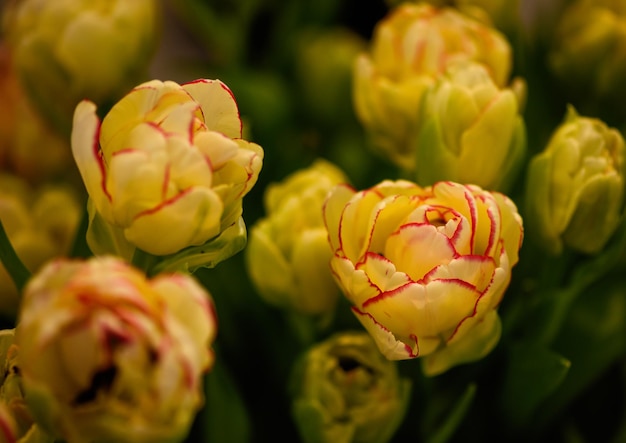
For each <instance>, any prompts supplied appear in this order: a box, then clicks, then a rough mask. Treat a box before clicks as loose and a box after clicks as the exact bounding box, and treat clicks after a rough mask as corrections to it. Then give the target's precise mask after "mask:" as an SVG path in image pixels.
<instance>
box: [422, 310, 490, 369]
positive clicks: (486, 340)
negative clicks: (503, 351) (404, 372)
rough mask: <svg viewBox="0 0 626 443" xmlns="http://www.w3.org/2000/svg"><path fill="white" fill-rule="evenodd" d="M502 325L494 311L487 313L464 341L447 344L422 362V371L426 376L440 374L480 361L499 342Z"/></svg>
mask: <svg viewBox="0 0 626 443" xmlns="http://www.w3.org/2000/svg"><path fill="white" fill-rule="evenodd" d="M501 332H502V324H501V322H500V317H499V316H498V313H497V312H496V311H491V312H489V313H488V314H487V315H486V316H485V317H484V318H483V319H482V320H481V321H480V322H478V323H477V324H476V325H475V326H474V328H473V329H472V333H471V334H467V335H466V336H465V339H463V340H461V341H458V342H456V343H454V344H448V345H447V346H445V347H443V348H441V349H440V350H438V351H437V352H434V353H432V354H430V355H428V356H426V357H425V358H424V360H423V365H422V368H423V371H424V374H426V375H427V376H431V377H432V376H435V375H438V374H441V373H443V372H445V371H447V370H448V369H450V368H451V367H453V366H456V365H459V364H463V363H469V362H473V361H476V360H480V359H481V358H483V357H484V356H486V355H487V354H488V353H489V352H491V350H492V349H493V348H494V347H495V346H496V344H497V343H498V341H499V340H500V334H501Z"/></svg>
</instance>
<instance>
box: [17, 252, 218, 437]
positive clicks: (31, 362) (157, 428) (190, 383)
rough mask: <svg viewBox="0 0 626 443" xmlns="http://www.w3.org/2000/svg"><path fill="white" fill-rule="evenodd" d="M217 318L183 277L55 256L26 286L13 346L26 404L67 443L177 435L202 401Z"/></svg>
mask: <svg viewBox="0 0 626 443" xmlns="http://www.w3.org/2000/svg"><path fill="white" fill-rule="evenodd" d="M215 328H216V320H215V316H214V310H213V307H212V304H211V299H210V296H209V294H208V293H207V292H206V291H205V290H204V289H203V288H202V286H200V285H199V284H198V283H197V282H196V281H195V280H194V279H193V278H192V277H190V276H188V275H185V274H160V275H159V276H157V277H155V278H153V279H151V280H148V279H146V277H145V276H144V275H143V274H141V273H140V272H138V271H137V270H135V269H133V268H131V267H130V266H128V265H127V264H126V263H124V262H122V261H121V260H119V259H118V258H114V257H99V258H92V259H90V260H88V261H72V260H56V261H53V262H50V263H48V264H47V265H46V266H45V267H44V268H43V269H42V270H41V271H40V272H39V273H37V274H36V275H34V276H33V278H32V279H31V280H30V282H29V283H28V284H27V286H26V288H25V291H24V298H23V303H22V307H21V311H20V317H19V322H18V324H17V328H16V343H17V345H18V346H19V352H20V369H21V374H22V381H23V386H24V391H25V398H26V401H27V403H28V406H29V408H30V410H31V412H32V414H33V416H34V417H35V419H36V421H37V423H38V424H39V425H40V426H41V427H42V428H43V429H44V430H46V431H47V432H49V433H50V434H51V435H53V436H55V437H56V438H61V439H64V440H66V441H68V442H78V441H89V442H94V443H98V442H112V441H115V442H121V443H123V442H151V441H160V442H180V441H183V439H184V438H185V437H186V436H187V433H188V431H189V427H190V426H191V423H192V420H193V419H194V416H195V413H196V412H197V411H198V409H199V408H200V406H201V404H202V376H203V373H204V372H205V371H206V370H207V369H208V368H210V367H211V365H212V363H213V353H212V351H211V349H210V347H211V344H212V342H213V340H214V337H215Z"/></svg>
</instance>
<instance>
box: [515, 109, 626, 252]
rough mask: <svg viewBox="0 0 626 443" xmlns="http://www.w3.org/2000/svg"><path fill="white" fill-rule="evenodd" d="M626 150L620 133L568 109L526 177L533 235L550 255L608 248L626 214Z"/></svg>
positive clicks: (535, 157)
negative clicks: (565, 250) (567, 250)
mask: <svg viewBox="0 0 626 443" xmlns="http://www.w3.org/2000/svg"><path fill="white" fill-rule="evenodd" d="M625 152H626V151H625V147H624V139H623V137H622V135H621V134H620V133H619V131H617V130H616V129H613V128H610V127H608V126H607V125H606V124H605V123H604V122H602V121H601V120H599V119H596V118H589V117H581V116H579V115H578V113H577V112H576V111H575V110H574V108H573V107H570V108H569V110H568V113H567V116H566V118H565V120H564V121H563V123H561V124H560V125H559V126H558V127H557V128H556V130H555V131H554V133H553V134H552V137H551V138H550V140H549V142H548V144H547V146H546V148H545V149H544V150H543V152H541V153H539V154H537V155H535V156H534V157H533V159H532V160H531V162H530V164H529V166H528V176H527V179H526V183H527V188H526V205H527V212H528V217H527V218H528V223H529V232H531V234H532V236H533V237H535V239H536V240H537V243H538V244H539V245H541V246H542V247H543V248H544V249H545V250H546V251H547V252H549V253H551V254H553V255H558V254H560V253H562V251H563V249H564V246H565V247H568V248H571V249H573V250H576V251H579V252H582V253H586V254H594V253H597V252H599V251H600V250H601V249H602V248H603V247H604V245H605V244H606V243H607V241H608V240H609V238H610V237H611V235H613V233H614V231H615V229H616V228H617V225H618V224H619V221H620V219H621V216H622V212H623V207H624V176H625V173H626V170H625V169H624V168H626V165H625V162H624V155H625Z"/></svg>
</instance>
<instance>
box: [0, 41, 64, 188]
mask: <svg viewBox="0 0 626 443" xmlns="http://www.w3.org/2000/svg"><path fill="white" fill-rule="evenodd" d="M3 43H4V44H3ZM6 46H7V45H6V42H0V97H2V107H1V109H0V168H1V169H2V170H4V171H11V172H15V173H16V174H19V175H20V176H22V177H24V178H26V179H27V180H28V181H29V182H31V183H42V182H45V181H48V180H50V179H52V178H56V177H59V176H61V175H63V177H64V178H66V177H67V175H68V172H70V171H71V172H72V173H74V174H75V170H74V169H72V168H73V161H72V153H71V150H70V144H69V141H68V140H67V139H66V138H65V137H62V136H60V135H59V133H57V132H56V131H54V130H53V128H52V127H51V126H50V124H49V122H48V121H47V120H45V119H44V118H42V116H41V115H39V114H38V113H37V110H36V109H35V108H34V107H33V105H32V103H30V100H29V99H28V97H27V96H26V95H25V93H24V91H23V88H22V85H21V84H20V82H19V81H18V79H17V76H16V73H15V69H14V63H13V56H12V54H11V51H10V50H9V49H8V48H7V47H6Z"/></svg>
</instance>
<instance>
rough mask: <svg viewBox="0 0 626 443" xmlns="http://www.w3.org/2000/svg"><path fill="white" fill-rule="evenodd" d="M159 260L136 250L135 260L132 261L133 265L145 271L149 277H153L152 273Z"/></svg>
mask: <svg viewBox="0 0 626 443" xmlns="http://www.w3.org/2000/svg"><path fill="white" fill-rule="evenodd" d="M157 261H158V259H157V257H155V256H154V255H152V254H148V253H147V252H145V251H143V250H141V249H139V248H136V249H135V252H134V253H133V258H132V260H131V264H132V265H133V266H134V267H136V268H138V269H141V270H142V271H144V272H145V273H146V274H147V275H148V276H150V275H152V274H151V271H152V268H153V267H154V265H155V264H156V263H157Z"/></svg>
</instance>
